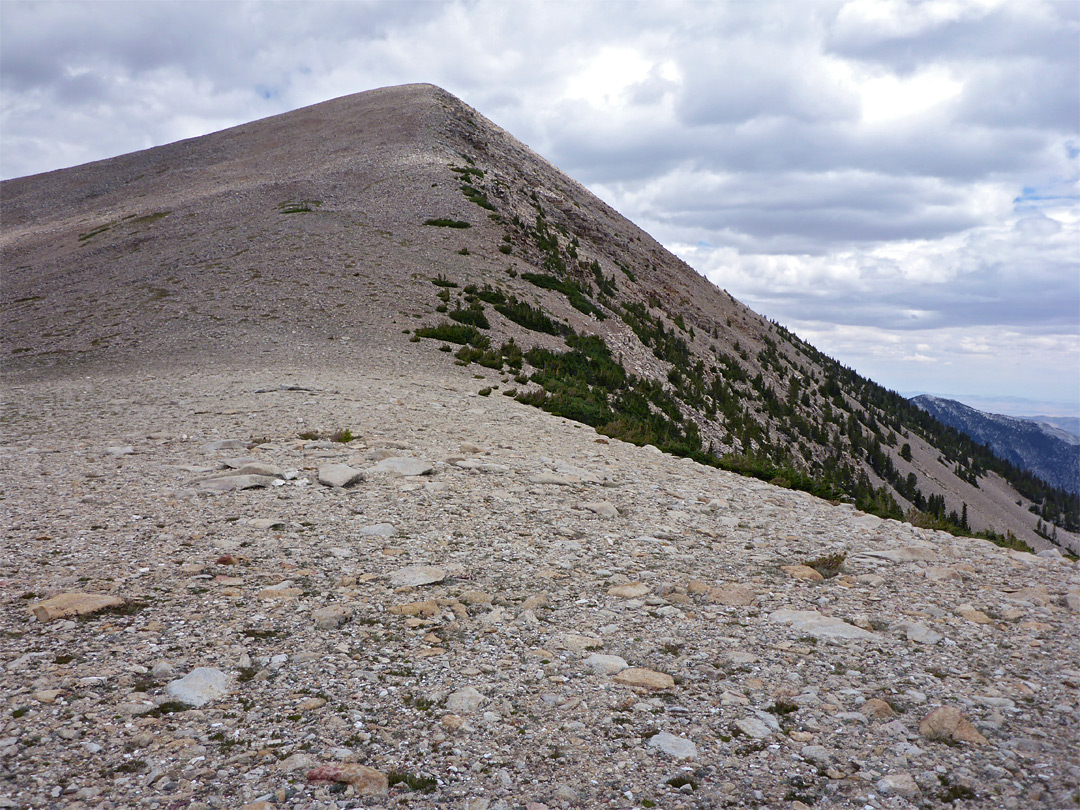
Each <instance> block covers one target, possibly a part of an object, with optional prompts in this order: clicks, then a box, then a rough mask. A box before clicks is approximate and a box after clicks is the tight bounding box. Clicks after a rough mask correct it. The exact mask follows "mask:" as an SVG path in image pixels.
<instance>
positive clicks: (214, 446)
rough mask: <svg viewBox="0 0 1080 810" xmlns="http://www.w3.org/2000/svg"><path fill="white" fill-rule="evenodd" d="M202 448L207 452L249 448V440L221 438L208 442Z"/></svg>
mask: <svg viewBox="0 0 1080 810" xmlns="http://www.w3.org/2000/svg"><path fill="white" fill-rule="evenodd" d="M202 449H203V450H205V451H206V452H207V453H216V452H218V451H219V450H247V442H242V441H240V440H239V439H219V440H218V441H216V442H207V443H206V444H204V445H203V446H202Z"/></svg>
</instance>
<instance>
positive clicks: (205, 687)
mask: <svg viewBox="0 0 1080 810" xmlns="http://www.w3.org/2000/svg"><path fill="white" fill-rule="evenodd" d="M165 692H166V694H168V695H169V696H170V697H173V698H175V699H176V700H178V701H180V702H181V703H187V704H188V705H190V706H195V707H199V706H204V705H206V704H207V703H209V702H210V701H212V700H217V699H219V698H223V697H225V695H227V694H228V693H229V676H228V675H226V674H225V673H224V672H222V671H221V670H220V669H215V668H213V667H196V668H195V669H193V670H191V672H189V673H188V674H187V675H185V676H184V677H183V678H179V679H177V680H175V681H169V683H168V684H166V686H165Z"/></svg>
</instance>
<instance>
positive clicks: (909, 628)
mask: <svg viewBox="0 0 1080 810" xmlns="http://www.w3.org/2000/svg"><path fill="white" fill-rule="evenodd" d="M899 627H900V629H901V630H903V631H904V634H905V635H906V636H907V640H908V641H914V642H915V643H916V644H937V643H938V642H939V641H941V633H937V632H935V631H933V630H931V629H930V628H929V627H927V626H926V625H925V624H922V623H920V622H904V623H903V624H900V625H899Z"/></svg>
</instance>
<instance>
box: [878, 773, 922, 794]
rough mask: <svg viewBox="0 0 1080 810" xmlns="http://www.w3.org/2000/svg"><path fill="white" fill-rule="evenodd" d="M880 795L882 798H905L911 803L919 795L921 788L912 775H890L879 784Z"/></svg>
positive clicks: (879, 781) (880, 780)
mask: <svg viewBox="0 0 1080 810" xmlns="http://www.w3.org/2000/svg"><path fill="white" fill-rule="evenodd" d="M877 789H878V793H880V794H881V795H882V796H893V795H896V796H903V797H904V798H905V799H907V800H908V801H911V800H912V799H914V798H915V797H917V796H918V795H919V792H920V791H919V786H918V784H917V783H916V782H915V778H914V777H913V776H912V775H911V774H910V773H890V774H886V775H885V776H883V777H882V778H881V779H879V780H878V782H877Z"/></svg>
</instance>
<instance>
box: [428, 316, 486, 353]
mask: <svg viewBox="0 0 1080 810" xmlns="http://www.w3.org/2000/svg"><path fill="white" fill-rule="evenodd" d="M416 334H418V335H419V336H420V337H422V338H431V339H432V340H445V341H446V342H447V343H457V344H459V345H465V344H468V345H470V346H475V347H476V348H477V349H487V348H489V347H490V345H491V341H490V340H488V338H487V336H486V335H483V334H481V333H480V331H479V330H478V329H477V328H476V327H475V326H471V325H469V324H464V323H451V322H450V321H443V322H442V323H440V324H439V325H438V326H425V327H421V328H420V329H417V330H416Z"/></svg>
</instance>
